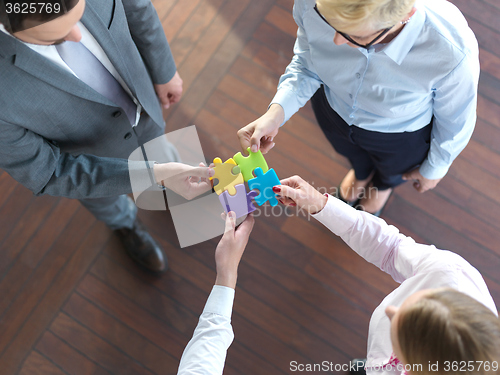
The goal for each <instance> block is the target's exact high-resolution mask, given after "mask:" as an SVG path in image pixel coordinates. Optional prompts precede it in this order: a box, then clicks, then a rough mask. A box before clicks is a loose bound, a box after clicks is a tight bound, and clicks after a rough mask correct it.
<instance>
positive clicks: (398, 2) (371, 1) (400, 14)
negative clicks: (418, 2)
mask: <svg viewBox="0 0 500 375" xmlns="http://www.w3.org/2000/svg"><path fill="white" fill-rule="evenodd" d="M316 4H317V6H318V10H319V11H320V12H321V14H322V15H323V17H325V18H326V19H327V20H334V21H335V27H338V28H339V30H341V31H346V30H347V31H349V30H352V29H355V28H357V27H359V26H370V27H372V28H373V29H375V30H382V29H385V28H387V27H392V26H394V25H396V24H397V23H399V22H400V21H402V20H404V19H405V17H406V16H407V15H408V13H410V12H411V9H412V8H413V5H414V4H415V0H317V1H316Z"/></svg>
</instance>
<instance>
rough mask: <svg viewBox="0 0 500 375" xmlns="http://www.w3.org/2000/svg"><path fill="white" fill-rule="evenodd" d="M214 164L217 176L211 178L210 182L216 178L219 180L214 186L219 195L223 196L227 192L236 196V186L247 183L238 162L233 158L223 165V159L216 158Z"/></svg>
mask: <svg viewBox="0 0 500 375" xmlns="http://www.w3.org/2000/svg"><path fill="white" fill-rule="evenodd" d="M214 164H215V166H214V171H215V174H214V176H213V177H210V180H213V179H214V178H216V179H217V180H219V183H218V184H217V185H215V186H214V190H215V192H216V193H217V194H218V195H221V194H222V193H223V192H224V191H226V190H227V192H228V193H229V194H230V195H236V187H235V185H239V184H244V183H245V180H244V179H243V175H242V174H241V171H240V168H239V167H238V165H237V164H236V162H235V161H234V160H233V159H232V158H229V159H227V160H226V161H225V162H224V163H223V162H222V160H221V158H215V159H214Z"/></svg>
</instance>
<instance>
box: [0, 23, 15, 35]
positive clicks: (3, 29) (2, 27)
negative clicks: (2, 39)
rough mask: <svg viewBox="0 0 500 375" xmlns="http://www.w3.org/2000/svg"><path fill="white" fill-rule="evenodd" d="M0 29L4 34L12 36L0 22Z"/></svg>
mask: <svg viewBox="0 0 500 375" xmlns="http://www.w3.org/2000/svg"><path fill="white" fill-rule="evenodd" d="M0 31H3V32H4V33H5V34H7V35H10V36H12V35H11V34H10V33H9V32H8V31H7V30H6V29H5V26H4V25H2V24H1V23H0Z"/></svg>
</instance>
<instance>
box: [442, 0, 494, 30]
mask: <svg viewBox="0 0 500 375" xmlns="http://www.w3.org/2000/svg"><path fill="white" fill-rule="evenodd" d="M451 2H452V3H453V4H455V5H456V6H457V7H458V9H460V11H461V12H462V13H463V14H464V16H465V18H466V19H467V20H469V19H474V20H476V21H478V22H480V23H481V24H482V25H484V26H486V27H488V28H490V29H492V30H497V31H498V19H499V18H500V9H498V7H495V6H493V5H491V4H488V3H486V2H484V1H470V0H469V1H467V0H451ZM472 30H474V28H472ZM474 31H475V30H474Z"/></svg>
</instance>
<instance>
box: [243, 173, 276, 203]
mask: <svg viewBox="0 0 500 375" xmlns="http://www.w3.org/2000/svg"><path fill="white" fill-rule="evenodd" d="M254 173H255V175H256V176H257V177H255V178H252V179H251V180H248V187H249V188H250V189H251V190H253V189H257V190H259V193H260V194H259V195H258V196H256V197H255V198H254V199H255V202H257V204H258V205H259V206H262V205H263V204H264V203H266V202H267V201H269V203H270V204H271V206H276V205H277V204H278V200H277V199H276V195H275V194H274V192H273V186H276V185H281V182H280V179H279V178H278V176H277V175H276V172H275V171H274V169H272V168H271V169H269V170H268V171H267V172H266V173H265V174H264V172H263V171H262V168H256V169H255V170H254Z"/></svg>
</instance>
